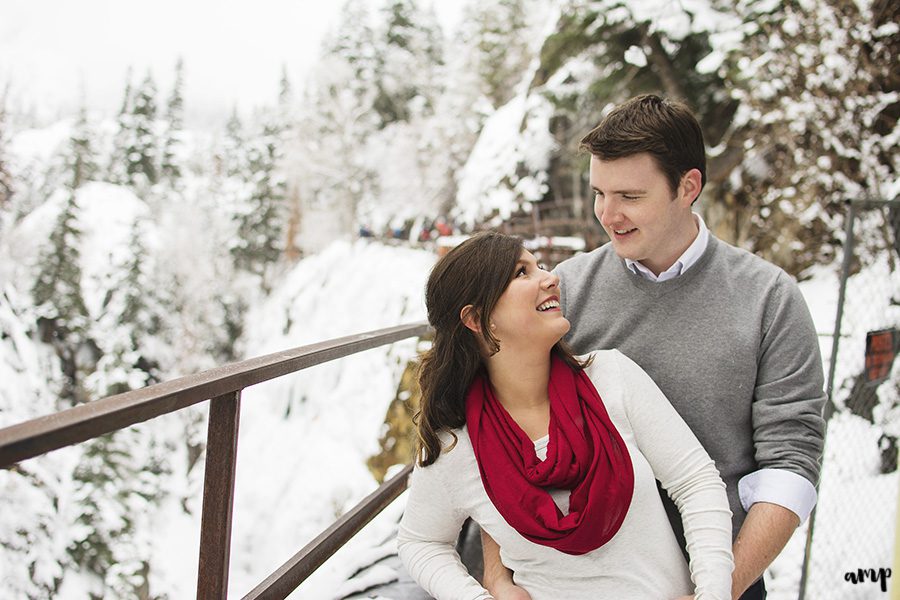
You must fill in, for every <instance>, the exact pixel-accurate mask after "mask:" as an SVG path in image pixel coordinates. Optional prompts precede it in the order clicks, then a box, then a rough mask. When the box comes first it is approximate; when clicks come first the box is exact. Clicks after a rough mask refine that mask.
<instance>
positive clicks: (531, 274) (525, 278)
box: [490, 250, 570, 350]
mask: <svg viewBox="0 0 900 600" xmlns="http://www.w3.org/2000/svg"><path fill="white" fill-rule="evenodd" d="M490 321H491V323H492V324H493V327H492V329H491V333H493V334H494V337H496V338H497V339H498V340H500V348H501V350H502V349H503V348H504V347H508V346H510V345H517V344H519V343H526V344H531V345H533V344H542V343H543V344H546V345H547V347H548V349H549V348H551V347H552V346H553V344H555V343H556V342H558V341H559V340H560V339H562V337H563V336H564V335H565V334H566V333H567V332H568V331H569V327H570V326H569V321H568V320H566V318H565V317H563V315H562V312H561V311H560V309H559V277H557V276H556V275H554V274H552V273H549V272H548V271H545V270H544V269H543V268H542V267H541V266H539V265H538V263H537V261H536V260H535V258H534V256H532V255H531V253H530V252H528V251H526V250H523V251H522V254H521V256H520V257H519V262H518V263H516V271H515V275H514V276H513V279H512V281H510V282H509V285H508V286H507V287H506V289H505V290H504V291H503V294H502V295H501V296H500V299H499V300H498V301H497V305H496V306H495V307H494V311H493V312H492V313H491V318H490Z"/></svg>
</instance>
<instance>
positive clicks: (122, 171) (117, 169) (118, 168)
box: [106, 68, 134, 185]
mask: <svg viewBox="0 0 900 600" xmlns="http://www.w3.org/2000/svg"><path fill="white" fill-rule="evenodd" d="M133 93H134V92H133V90H132V88H131V69H130V68H129V69H128V73H127V74H126V76H125V93H124V94H123V95H122V106H121V107H120V108H119V114H118V116H117V117H116V134H115V137H114V138H113V147H112V152H111V153H110V157H109V165H108V167H107V175H106V178H107V180H108V181H110V182H112V183H117V184H119V185H126V184H128V183H129V178H128V140H129V138H130V137H131V133H130V132H131V122H132V118H131V110H132V101H133V98H132V94H133Z"/></svg>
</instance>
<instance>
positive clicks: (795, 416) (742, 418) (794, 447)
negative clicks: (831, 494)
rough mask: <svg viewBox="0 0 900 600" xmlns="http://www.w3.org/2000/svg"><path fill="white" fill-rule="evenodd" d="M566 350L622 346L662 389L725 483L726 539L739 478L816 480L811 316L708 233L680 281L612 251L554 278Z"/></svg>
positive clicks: (786, 289) (818, 368)
mask: <svg viewBox="0 0 900 600" xmlns="http://www.w3.org/2000/svg"><path fill="white" fill-rule="evenodd" d="M556 273H557V274H558V275H559V276H560V278H561V280H562V284H561V288H562V298H561V301H562V311H563V314H564V315H565V316H566V318H567V319H569V321H570V322H571V324H572V329H571V332H570V334H569V337H568V339H567V341H569V343H570V344H571V345H572V346H573V347H574V350H575V352H576V353H578V354H584V353H587V352H591V351H594V350H599V349H606V348H618V349H619V350H620V351H621V352H623V353H624V354H625V355H626V356H628V357H629V358H631V359H632V360H634V361H635V362H636V363H637V364H639V365H640V366H641V367H642V368H643V369H644V370H645V371H646V372H647V373H648V374H649V375H650V376H651V377H652V378H653V379H654V381H656V383H657V385H659V387H660V388H661V389H662V391H663V392H664V393H665V395H666V396H667V397H668V399H669V401H670V402H671V403H672V404H673V406H674V407H675V409H676V410H677V411H678V412H679V413H680V414H681V416H682V417H683V418H684V420H685V421H686V422H687V424H688V425H689V426H690V428H691V429H692V430H693V431H694V433H695V434H696V435H697V437H698V438H699V440H700V442H701V443H702V444H703V446H704V447H705V448H706V450H707V451H708V452H709V454H710V456H712V458H713V459H714V460H715V462H716V466H717V467H718V469H719V472H720V473H721V475H722V478H723V479H724V480H725V484H726V485H727V489H728V500H729V504H730V505H731V511H732V513H733V515H734V516H733V527H734V530H733V534H734V535H737V532H738V530H739V529H740V527H741V525H742V524H743V522H744V518H745V517H746V511H745V510H744V508H743V507H742V506H741V502H740V499H739V497H738V486H737V483H738V480H739V479H740V478H741V477H743V476H744V475H747V474H748V473H751V472H754V471H757V470H759V469H762V468H774V469H783V470H787V471H791V472H794V473H797V474H798V475H801V476H803V477H805V478H806V479H807V480H809V481H810V482H811V483H813V484H815V483H816V482H817V481H818V477H819V461H820V458H821V454H822V447H823V437H824V430H825V422H824V420H823V419H822V409H823V406H824V401H825V394H824V392H823V382H824V377H823V375H822V360H821V356H820V353H819V344H818V340H817V337H816V332H815V329H814V327H813V322H812V318H811V317H810V314H809V309H808V308H807V306H806V303H805V301H804V299H803V297H802V295H801V294H800V290H799V288H798V287H797V285H796V283H795V282H794V281H793V279H791V277H790V276H788V275H787V274H786V273H785V272H784V271H782V270H781V269H780V268H778V267H776V266H774V265H772V264H770V263H768V262H766V261H764V260H762V259H761V258H758V257H756V256H754V255H753V254H750V253H749V252H746V251H744V250H741V249H738V248H735V247H733V246H730V245H728V244H726V243H724V242H722V241H720V240H718V239H716V238H715V237H713V236H712V235H710V239H709V244H708V245H707V248H706V251H705V252H704V253H703V255H702V256H701V257H700V258H699V260H698V261H697V262H696V263H695V264H694V265H693V266H692V267H691V268H690V269H688V270H687V271H686V272H685V273H683V274H682V275H681V276H679V277H677V278H675V279H672V280H669V281H665V282H662V283H658V282H653V281H649V280H646V279H644V278H643V277H640V276H638V275H635V274H634V273H632V272H631V271H629V270H628V268H627V267H626V266H625V262H624V260H622V259H621V258H619V257H618V256H616V254H615V252H614V251H613V249H612V247H611V245H610V244H607V245H605V246H603V247H601V248H598V249H597V250H594V251H593V252H589V253H586V254H582V255H579V256H575V257H574V258H571V259H569V260H567V261H564V262H563V263H561V264H560V265H559V266H558V267H557V268H556Z"/></svg>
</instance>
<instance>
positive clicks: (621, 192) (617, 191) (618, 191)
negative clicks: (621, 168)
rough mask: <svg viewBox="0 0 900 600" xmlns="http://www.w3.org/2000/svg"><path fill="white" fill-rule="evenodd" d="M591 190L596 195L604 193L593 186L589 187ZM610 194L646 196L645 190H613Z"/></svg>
mask: <svg viewBox="0 0 900 600" xmlns="http://www.w3.org/2000/svg"><path fill="white" fill-rule="evenodd" d="M591 189H592V190H594V191H595V192H597V193H598V194H603V193H604V192H601V191H600V190H599V189H597V188H595V187H594V186H591ZM610 193H611V194H646V193H647V190H643V189H637V188H634V189H627V190H613V191H612V192H610Z"/></svg>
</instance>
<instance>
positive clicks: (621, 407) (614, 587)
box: [397, 350, 734, 600]
mask: <svg viewBox="0 0 900 600" xmlns="http://www.w3.org/2000/svg"><path fill="white" fill-rule="evenodd" d="M586 372H587V374H588V376H589V377H590V378H591V381H593V383H594V386H595V387H596V388H597V391H598V392H599V394H600V397H601V398H602V399H603V403H604V405H605V406H606V410H607V411H608V413H609V416H610V418H611V419H612V421H613V423H614V424H615V426H616V428H617V429H618V431H619V434H620V435H621V436H622V439H623V440H624V441H625V445H626V447H627V448H628V451H629V453H630V455H631V461H632V464H633V466H634V495H633V497H632V501H631V506H630V507H629V509H628V514H627V515H626V517H625V520H624V522H623V523H622V526H621V528H620V529H619V531H618V533H616V535H615V537H613V539H612V540H610V541H609V542H608V543H606V544H605V545H603V546H601V547H600V548H598V549H596V550H593V551H591V552H588V553H587V554H583V555H581V556H573V555H569V554H565V553H563V552H560V551H558V550H555V549H553V548H550V547H548V546H542V545H539V544H535V543H533V542H530V541H528V540H526V539H525V538H524V537H522V536H521V535H520V534H519V533H518V532H517V531H516V530H515V529H513V528H512V527H510V526H509V524H507V522H506V521H505V520H504V519H503V517H502V516H501V515H500V513H499V512H498V511H497V509H496V508H495V507H494V505H493V503H492V502H491V500H490V498H489V497H488V495H487V492H486V491H485V489H484V486H483V485H482V482H481V476H480V474H479V470H478V464H477V462H476V460H475V454H474V452H473V450H472V443H471V440H470V439H469V435H468V432H467V431H466V428H465V427H462V428H460V429H458V430H456V431H455V433H456V435H457V437H458V439H459V441H458V443H457V444H456V446H455V447H454V448H453V449H451V450H449V451H446V452H444V454H442V455H441V456H440V458H438V460H437V461H435V462H434V464H432V465H429V466H428V467H424V468H422V467H418V466H417V467H416V468H415V469H414V471H413V474H412V479H411V484H410V491H409V498H408V500H407V505H406V511H405V513H404V515H403V519H402V520H401V522H400V531H399V534H398V538H397V541H398V549H399V554H400V558H401V560H402V561H403V564H404V565H405V567H406V569H407V570H408V571H409V574H410V575H411V576H412V577H413V578H414V579H415V580H416V581H417V582H418V583H419V585H421V586H422V587H423V588H424V589H425V590H426V591H427V592H428V593H430V594H431V595H432V596H434V597H435V598H437V599H438V600H455V599H459V600H484V599H489V598H491V596H490V594H489V593H488V592H487V590H485V589H484V588H483V587H482V586H481V585H480V584H479V583H478V582H477V581H476V580H475V579H474V578H473V577H471V576H470V575H469V574H468V572H467V571H466V569H465V567H464V566H463V565H462V563H461V562H460V560H459V556H458V555H457V553H456V549H455V544H456V540H457V537H458V535H459V531H460V528H461V527H462V524H463V522H464V521H465V519H466V518H467V517H471V518H472V519H473V520H475V521H476V522H477V523H478V524H479V525H480V526H481V527H482V529H484V530H485V531H486V532H487V533H489V534H490V535H491V537H493V538H494V540H495V541H496V542H497V543H498V544H499V545H500V557H501V560H502V561H503V564H504V565H506V566H507V567H509V568H510V569H512V570H513V571H514V581H515V583H516V584H517V585H519V586H522V587H523V588H525V589H526V590H527V591H528V592H529V593H530V594H531V597H532V599H533V600H551V599H555V600H558V599H559V598H567V599H569V598H571V599H578V598H591V599H607V598H608V599H615V600H629V599H634V600H660V599H664V600H665V599H671V598H677V597H678V596H682V595H688V594H696V600H719V599H722V600H725V599H730V598H731V572H732V569H733V567H734V562H733V558H732V554H731V511H730V510H729V508H728V499H727V497H726V494H725V484H724V483H723V482H722V479H721V478H720V477H719V474H718V471H716V467H715V464H714V463H713V461H712V459H710V457H709V455H708V454H707V453H706V451H705V450H704V449H703V447H702V446H701V445H700V442H698V441H697V438H696V437H695V436H694V434H693V433H691V430H690V429H689V428H688V427H687V425H686V424H685V423H684V421H683V420H682V419H681V417H680V416H678V413H677V412H675V409H674V408H672V405H671V404H669V402H668V400H666V398H665V396H663V394H662V392H660V390H659V388H658V387H657V386H656V384H655V383H653V381H652V380H651V379H650V377H649V376H648V375H647V374H646V373H645V372H644V371H643V370H642V369H641V368H640V367H639V366H637V365H636V364H635V363H634V362H632V361H631V360H630V359H628V358H627V357H626V356H624V355H623V354H621V353H620V352H618V351H617V350H604V351H600V352H597V353H595V358H594V362H593V364H592V365H591V366H590V367H588V369H587V370H586ZM449 440H450V436H449V435H448V436H445V442H447V441H449ZM447 445H448V444H447V443H445V447H446V446H447ZM545 446H546V440H543V441H542V440H538V442H536V449H537V450H544V451H545ZM539 456H540V454H539ZM656 479H658V480H659V481H660V483H661V484H662V486H663V487H664V488H665V489H666V491H667V492H668V494H669V496H671V497H672V499H673V500H674V501H675V504H676V505H677V506H678V508H679V510H680V511H681V515H682V519H683V521H684V525H685V527H684V529H685V538H686V540H687V550H688V553H689V554H690V557H691V558H690V567H688V564H686V562H685V559H684V555H683V554H682V552H681V549H680V548H679V546H678V542H677V541H676V539H675V535H674V534H673V533H672V528H671V526H670V525H669V521H668V519H667V518H666V514H665V510H664V509H663V506H662V502H661V501H660V498H659V493H658V492H657V488H656V483H655V480H656ZM568 494H569V492H568V490H554V491H552V492H551V495H552V497H553V499H554V501H555V502H556V504H557V505H558V506H559V507H560V510H562V511H563V512H567V511H568ZM692 582H693V583H692Z"/></svg>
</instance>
